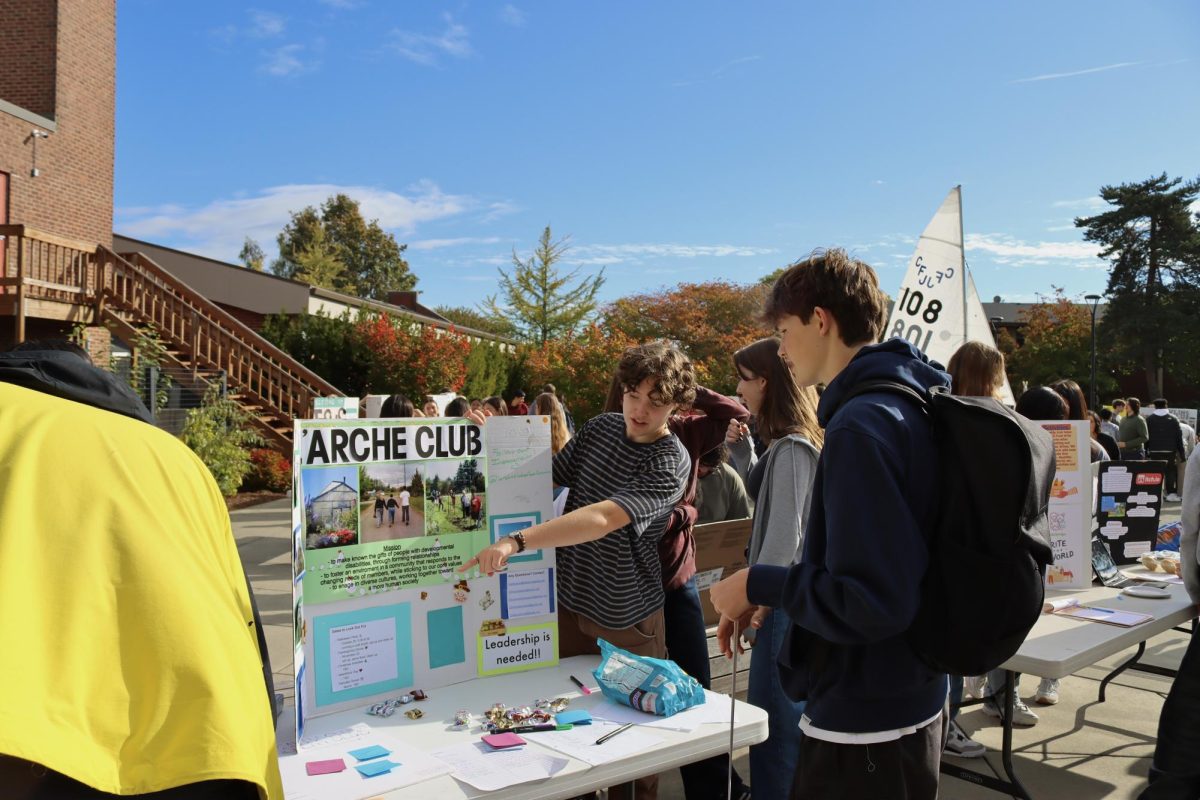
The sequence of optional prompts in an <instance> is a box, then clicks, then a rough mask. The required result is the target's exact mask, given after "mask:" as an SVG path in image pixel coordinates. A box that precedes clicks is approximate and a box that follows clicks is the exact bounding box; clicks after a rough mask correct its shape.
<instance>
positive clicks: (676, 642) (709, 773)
mask: <svg viewBox="0 0 1200 800" xmlns="http://www.w3.org/2000/svg"><path fill="white" fill-rule="evenodd" d="M663 620H664V622H665V623H666V628H667V631H666V633H667V655H668V656H669V657H670V659H671V660H672V661H674V662H675V663H676V664H678V665H679V666H680V667H681V668H682V669H683V671H684V672H686V673H687V674H688V675H691V676H692V677H693V678H695V679H696V680H698V681H700V685H701V686H703V687H704V688H705V689H710V688H712V673H711V671H710V670H709V666H708V632H707V629H706V628H705V625H704V610H703V609H702V608H701V607H700V593H699V592H698V591H696V579H695V578H691V579H689V580H688V582H687V583H685V584H684V585H683V586H680V587H679V588H678V589H668V590H667V601H666V604H665V605H664V606H663ZM728 771H729V756H727V755H722V756H713V757H712V758H706V759H704V760H703V761H697V762H695V763H694V764H685V765H683V766H682V767H680V768H679V774H680V776H681V777H682V778H683V793H684V796H685V797H686V798H687V800H706V799H707V798H714V799H715V798H724V797H725V784H726V781H727V780H728V777H729V774H728ZM742 785H743V784H742V779H741V776H739V775H738V774H737V772H736V771H735V772H734V774H733V788H734V790H735V791H734V796H736V795H737V789H739V788H740V787H741V786H742Z"/></svg>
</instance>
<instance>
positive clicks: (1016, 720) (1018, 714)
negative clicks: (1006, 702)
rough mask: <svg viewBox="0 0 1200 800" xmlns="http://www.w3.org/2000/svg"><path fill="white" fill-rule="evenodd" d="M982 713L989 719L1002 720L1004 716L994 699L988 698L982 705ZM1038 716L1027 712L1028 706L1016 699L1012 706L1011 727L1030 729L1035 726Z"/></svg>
mask: <svg viewBox="0 0 1200 800" xmlns="http://www.w3.org/2000/svg"><path fill="white" fill-rule="evenodd" d="M983 713H985V714H987V715H988V716H989V717H994V718H996V719H1004V714H1003V713H1002V712H1001V711H1000V706H999V705H998V704H997V702H996V700H995V698H989V699H988V700H986V701H985V702H984V704H983ZM1037 722H1038V715H1037V714H1035V713H1033V712H1032V711H1030V710H1029V706H1027V705H1025V701H1024V700H1022V699H1021V698H1019V697H1018V698H1017V699H1016V702H1015V703H1014V704H1013V725H1014V726H1016V727H1018V728H1032V727H1033V726H1034V725H1037Z"/></svg>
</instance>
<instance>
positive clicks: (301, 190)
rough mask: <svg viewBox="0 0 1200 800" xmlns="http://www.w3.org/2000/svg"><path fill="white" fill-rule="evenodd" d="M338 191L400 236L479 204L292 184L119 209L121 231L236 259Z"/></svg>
mask: <svg viewBox="0 0 1200 800" xmlns="http://www.w3.org/2000/svg"><path fill="white" fill-rule="evenodd" d="M338 193H342V194H346V195H349V196H350V197H352V198H354V199H355V200H357V201H358V202H359V204H360V207H361V209H362V214H363V216H364V217H366V218H367V219H368V220H372V219H377V220H379V224H380V225H381V226H382V227H383V228H384V229H386V230H389V231H394V232H397V233H400V234H411V233H412V232H413V231H415V230H416V228H417V226H418V225H420V224H422V223H425V222H431V221H433V220H440V219H446V218H449V217H454V216H457V215H459V214H462V213H464V212H466V211H468V210H470V209H471V208H473V207H474V206H475V205H476V201H474V200H473V199H472V198H470V197H468V196H465V195H452V194H446V193H444V192H443V191H442V190H441V189H440V188H438V186H437V185H436V184H434V183H432V182H431V181H421V182H419V183H417V184H415V185H413V186H411V187H409V188H408V189H407V190H406V192H405V193H404V194H401V193H399V192H393V191H389V190H386V189H379V188H376V187H373V186H339V185H336V184H289V185H285V186H272V187H269V188H266V189H263V190H261V191H260V192H258V193H257V194H256V195H254V196H251V197H241V198H233V199H220V200H214V201H212V202H211V203H209V204H208V205H205V206H202V207H200V208H186V207H183V206H180V205H178V204H171V205H164V206H160V207H157V208H152V209H149V208H145V207H139V208H128V209H118V210H117V226H116V227H118V228H119V230H120V232H121V233H124V234H126V235H128V236H132V237H134V238H136V239H146V240H149V241H152V242H157V243H161V244H164V245H168V246H174V247H179V248H181V249H185V250H193V251H195V252H198V253H201V254H202V255H206V256H210V257H212V258H218V259H222V260H226V261H230V260H233V259H234V258H235V257H236V255H237V253H238V251H239V250H240V249H241V247H242V241H243V238H244V237H246V236H251V237H253V238H255V239H257V240H258V241H259V243H260V244H262V245H263V246H264V247H267V248H269V247H270V245H271V244H272V243H273V242H274V241H275V237H276V236H277V235H278V233H279V231H280V229H282V228H283V226H284V225H285V224H286V223H287V222H288V220H289V219H290V218H291V214H292V212H295V211H300V210H301V209H303V208H304V207H306V206H320V204H321V203H323V202H325V200H327V199H328V198H329V197H330V195H334V194H338Z"/></svg>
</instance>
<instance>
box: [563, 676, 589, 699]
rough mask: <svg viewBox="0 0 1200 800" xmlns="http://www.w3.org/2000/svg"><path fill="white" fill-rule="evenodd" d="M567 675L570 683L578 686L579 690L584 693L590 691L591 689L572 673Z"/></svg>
mask: <svg viewBox="0 0 1200 800" xmlns="http://www.w3.org/2000/svg"><path fill="white" fill-rule="evenodd" d="M567 677H568V678H570V679H571V683H573V684H575V685H576V686H578V687H579V691H581V692H583V693H584V694H591V693H592V690H591V689H589V688H588V687H586V686H584V685H583V681H581V680H579V678H576V677H575V676H574V675H568V676H567Z"/></svg>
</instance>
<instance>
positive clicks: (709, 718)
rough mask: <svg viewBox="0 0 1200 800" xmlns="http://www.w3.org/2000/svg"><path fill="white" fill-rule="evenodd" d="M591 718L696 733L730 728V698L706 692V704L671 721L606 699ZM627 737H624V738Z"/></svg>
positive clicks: (594, 710)
mask: <svg viewBox="0 0 1200 800" xmlns="http://www.w3.org/2000/svg"><path fill="white" fill-rule="evenodd" d="M591 711H592V716H593V717H600V718H602V719H606V720H609V721H610V722H618V723H626V722H632V723H634V724H636V725H640V726H641V727H643V728H661V729H662V730H665V731H684V732H690V731H694V730H696V728H699V727H700V726H701V725H703V724H705V723H706V722H721V723H725V724H729V697H728V696H727V695H723V694H717V693H716V692H713V691H709V690H708V689H705V690H704V704H703V705H699V706H693V707H692V708H689V709H688V710H687V711H680V712H679V713H678V714H675V715H674V716H670V717H656V716H655V715H653V714H647V713H645V712H644V711H638V710H636V709H633V708H630V707H629V706H623V705H619V704H617V703H614V702H613V701H611V700H608V699H605V700H604V701H603V702H602V703H599V704H597V705H596V706H594V707H593V708H592V710H591ZM621 735H622V736H624V735H625V734H621Z"/></svg>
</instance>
